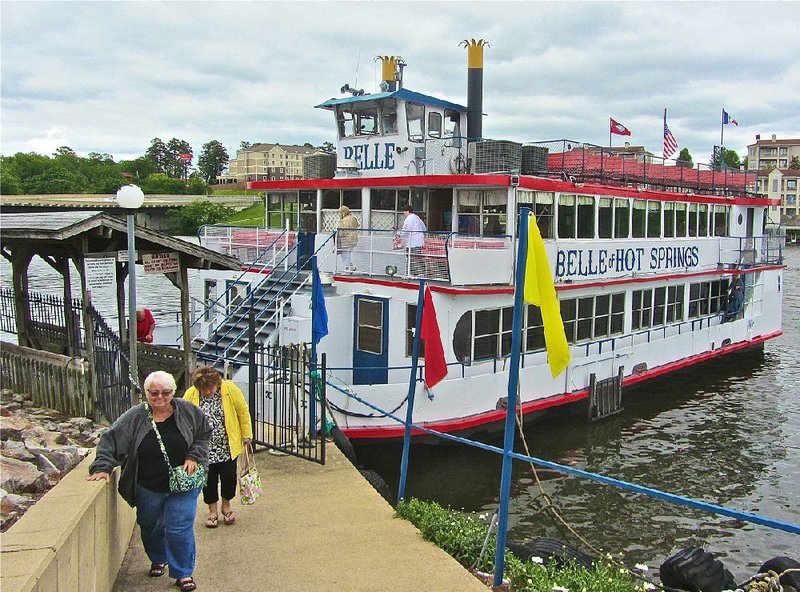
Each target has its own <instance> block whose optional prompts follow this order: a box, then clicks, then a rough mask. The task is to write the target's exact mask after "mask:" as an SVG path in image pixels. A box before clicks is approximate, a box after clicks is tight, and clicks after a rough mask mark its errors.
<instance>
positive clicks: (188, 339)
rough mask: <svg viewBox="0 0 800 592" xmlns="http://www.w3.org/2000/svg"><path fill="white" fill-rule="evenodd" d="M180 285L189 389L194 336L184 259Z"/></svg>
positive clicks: (184, 356)
mask: <svg viewBox="0 0 800 592" xmlns="http://www.w3.org/2000/svg"><path fill="white" fill-rule="evenodd" d="M179 265H180V267H179V283H180V286H179V287H180V290H181V333H182V334H183V367H184V370H185V372H186V380H185V384H184V386H185V387H186V388H188V387H189V386H190V384H191V376H192V370H193V368H192V366H193V365H194V364H193V363H192V357H193V356H192V336H191V335H190V333H189V331H190V330H189V273H188V271H187V269H186V265H185V262H184V260H183V257H180V258H179Z"/></svg>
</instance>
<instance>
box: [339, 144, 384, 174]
mask: <svg viewBox="0 0 800 592" xmlns="http://www.w3.org/2000/svg"><path fill="white" fill-rule="evenodd" d="M342 151H343V156H344V159H345V160H354V161H356V163H357V164H358V168H359V169H361V170H368V171H369V170H374V169H383V170H393V169H394V153H395V143H394V142H384V143H381V142H375V143H374V144H355V145H353V146H342Z"/></svg>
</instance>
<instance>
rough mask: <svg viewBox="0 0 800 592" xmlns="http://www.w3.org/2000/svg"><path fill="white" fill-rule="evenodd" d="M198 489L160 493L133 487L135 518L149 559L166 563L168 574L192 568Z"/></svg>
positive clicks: (176, 574)
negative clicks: (134, 492) (134, 490)
mask: <svg viewBox="0 0 800 592" xmlns="http://www.w3.org/2000/svg"><path fill="white" fill-rule="evenodd" d="M199 494H200V490H199V489H193V490H192V491H184V492H168V493H161V492H159V491H152V490H150V489H147V488H146V487H142V486H141V485H139V486H137V487H136V522H138V524H139V528H140V530H141V531H142V544H143V545H144V550H145V553H147V556H148V557H149V558H150V562H151V563H166V564H168V565H169V576H170V577H171V578H175V579H179V578H185V577H187V576H190V575H192V572H193V571H194V560H195V545H194V515H195V513H196V512H197V496H198V495H199Z"/></svg>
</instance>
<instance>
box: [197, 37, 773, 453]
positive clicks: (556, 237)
mask: <svg viewBox="0 0 800 592" xmlns="http://www.w3.org/2000/svg"><path fill="white" fill-rule="evenodd" d="M464 45H465V46H466V48H467V52H468V60H467V61H468V84H467V86H468V105H467V106H462V105H460V104H457V103H453V102H451V101H448V100H443V99H441V98H437V97H434V96H430V95H426V94H422V93H419V92H415V91H411V90H409V89H407V88H405V86H404V84H403V66H404V65H405V63H404V61H403V60H402V58H399V57H396V56H379V57H378V58H376V59H378V60H380V61H381V65H382V70H383V81H382V82H381V88H380V89H379V92H374V93H365V92H363V91H361V90H358V89H352V88H350V87H349V86H348V85H345V86H344V87H342V89H341V96H339V97H336V98H331V99H328V100H326V101H324V102H322V103H320V104H319V105H317V107H318V108H320V109H324V110H327V111H330V112H331V114H332V119H333V123H334V124H335V126H336V128H335V129H336V134H337V140H338V142H337V145H336V153H335V154H324V153H319V154H315V155H311V156H308V157H306V160H305V162H304V170H305V171H306V173H305V176H306V178H304V179H279V180H268V179H266V178H260V177H259V178H256V179H254V180H252V181H250V182H248V188H250V189H257V190H261V191H264V192H265V196H266V210H267V214H266V216H267V224H266V226H265V227H264V228H250V229H247V228H233V227H204V228H203V229H202V231H201V233H200V235H201V236H200V238H201V242H202V244H204V245H205V246H208V247H211V248H214V249H218V250H222V251H224V252H226V253H229V254H234V255H237V256H238V257H239V258H240V260H241V261H242V265H243V267H242V269H243V270H244V271H243V273H241V274H238V275H235V274H234V275H231V274H229V273H223V272H206V273H205V275H204V281H205V298H206V301H207V303H208V305H209V308H208V309H207V312H206V314H205V316H204V318H203V324H204V327H203V328H202V331H201V334H202V335H204V336H205V340H204V341H205V342H204V344H203V345H202V347H200V350H199V353H200V355H201V358H202V357H203V355H205V356H207V358H208V359H212V358H213V356H221V357H222V358H224V359H226V360H228V361H229V362H230V364H231V365H232V366H234V367H238V366H242V367H244V364H245V360H246V355H247V351H245V350H246V342H245V341H243V337H241V336H242V333H243V332H244V329H236V327H239V328H241V327H242V325H241V322H240V323H239V324H238V325H236V324H235V323H233V321H231V320H230V319H231V318H232V317H235V316H236V315H237V311H239V314H238V317H239V320H240V321H241V319H242V318H243V316H244V315H243V314H242V313H241V311H242V310H243V307H249V309H250V310H252V309H253V306H254V303H258V302H261V303H262V304H264V303H267V302H270V303H272V304H271V305H270V306H267V307H266V308H265V309H264V312H263V313H259V314H258V315H256V318H257V328H256V332H257V333H258V334H259V335H260V337H259V338H260V339H262V340H269V341H272V342H275V343H281V344H288V343H298V342H310V341H311V334H312V327H311V325H312V310H311V300H312V298H311V291H310V289H309V287H310V274H309V272H308V271H306V270H307V268H308V261H309V259H310V257H311V256H312V255H315V256H316V262H317V266H318V268H319V270H320V272H321V277H322V280H323V283H324V296H325V306H326V310H327V316H328V320H329V321H328V334H327V336H325V337H324V338H322V339H321V341H320V342H319V344H318V346H317V350H318V353H319V354H322V353H324V354H326V359H327V369H326V380H327V383H328V389H327V397H328V401H329V403H330V410H331V413H332V414H333V419H334V420H335V422H336V423H337V424H338V426H339V427H340V428H341V430H342V431H343V432H344V434H345V435H347V436H348V437H349V438H350V439H351V440H362V441H364V440H386V439H392V438H398V437H401V436H402V435H403V430H404V428H403V425H402V424H399V423H397V422H396V421H395V420H393V419H391V418H389V417H387V415H386V413H383V412H379V411H377V409H381V410H384V411H385V412H390V413H393V414H395V415H396V416H399V417H405V414H406V403H407V401H408V394H409V382H410V380H409V378H410V377H409V373H410V368H411V359H412V345H413V341H414V331H415V322H416V308H417V296H418V288H419V281H420V280H425V282H426V284H427V285H428V286H429V287H430V290H431V294H432V300H433V303H434V307H435V310H436V315H437V317H438V324H439V330H440V334H441V338H442V343H443V349H444V353H445V359H446V362H447V375H446V377H445V379H444V380H442V381H441V382H440V383H438V384H436V385H435V387H434V388H432V389H428V388H426V386H425V384H424V382H423V381H422V372H421V371H420V374H419V376H418V377H417V379H416V381H415V382H414V384H416V402H415V408H414V420H415V422H416V423H418V424H419V425H423V426H425V427H427V428H430V429H433V430H437V431H442V432H450V433H460V434H475V433H476V432H488V431H491V430H493V429H496V428H497V427H498V426H501V425H502V422H503V420H504V418H505V412H504V410H503V407H504V404H505V398H506V393H507V384H508V374H509V354H510V351H511V331H512V311H513V298H514V284H513V282H514V266H515V259H516V235H517V227H518V221H519V216H520V212H521V210H522V209H523V208H529V209H530V210H531V211H532V212H533V213H534V214H535V216H536V222H537V224H538V226H539V230H540V233H541V235H542V237H543V239H544V243H545V248H546V251H547V255H548V258H549V263H550V266H551V270H552V273H553V280H554V284H555V287H556V291H557V295H558V299H559V301H560V308H561V316H562V319H563V323H564V328H565V332H566V336H567V340H568V343H569V345H570V350H571V362H570V364H569V366H568V367H567V369H566V371H565V372H563V373H562V374H560V375H559V376H557V377H555V378H554V377H553V376H552V375H551V373H550V370H549V367H548V360H547V351H546V347H545V342H544V335H543V328H542V318H541V315H540V313H539V310H538V308H537V307H534V306H527V307H526V308H525V312H524V315H523V316H524V318H523V329H522V330H523V335H522V355H521V362H520V363H521V369H520V375H519V383H520V389H519V404H520V407H521V409H522V411H523V412H524V413H525V414H526V417H534V416H537V415H540V412H544V411H545V410H549V409H551V408H555V407H558V406H562V405H567V404H578V405H585V411H586V416H587V417H590V418H593V419H596V418H600V417H603V416H605V415H608V414H611V413H614V412H615V411H617V410H619V408H620V405H621V403H620V397H621V391H622V387H623V385H624V386H628V385H632V384H635V383H639V382H641V381H643V380H646V379H649V378H653V377H657V376H663V375H666V374H669V373H671V372H675V371H677V370H681V369H684V368H686V367H688V366H691V365H693V364H695V363H698V362H702V361H705V360H709V359H711V358H714V357H717V356H720V355H724V354H729V353H732V352H737V351H740V350H743V349H745V348H751V347H754V346H761V345H762V344H763V343H764V342H765V341H767V340H769V339H772V338H775V337H777V336H779V335H781V332H782V328H781V308H782V307H781V304H782V297H783V259H782V252H781V246H782V242H783V240H784V238H783V237H782V236H781V231H780V227H779V226H777V225H774V224H771V223H770V221H769V219H768V214H767V210H768V207H769V206H770V205H776V203H774V200H769V199H767V198H765V197H763V196H759V195H757V194H756V193H755V189H756V178H755V174H754V173H748V172H744V171H738V170H736V171H732V170H727V169H724V170H723V169H720V168H714V167H704V166H702V165H695V166H693V167H692V166H681V165H682V164H685V163H679V162H675V161H668V160H666V159H662V158H659V157H657V156H654V155H652V154H650V153H649V152H646V151H634V150H632V149H630V147H627V146H626V147H617V148H606V147H600V146H596V145H591V144H587V143H584V142H579V141H572V140H555V141H544V142H518V141H511V140H493V139H487V138H484V137H483V132H482V94H483V90H482V85H483V50H484V45H485V44H484V42H483V41H482V40H470V41H466V42H464ZM267 174H268V173H267V172H266V170H265V175H267ZM309 177H312V178H309ZM406 205H411V206H412V208H413V211H414V212H415V213H416V214H417V215H419V216H420V217H421V218H422V220H423V221H424V223H425V224H426V226H427V230H426V231H424V232H422V233H421V236H420V237H419V239H418V240H416V241H410V240H409V237H410V236H411V234H410V233H409V232H401V230H399V229H402V227H403V222H404V215H405V214H404V207H405V206H406ZM341 206H346V207H347V208H349V210H350V213H352V214H353V215H354V216H356V218H357V219H358V222H359V228H358V229H356V230H348V231H347V232H350V233H351V235H352V234H355V235H357V236H356V240H354V241H347V244H345V242H344V241H342V240H340V238H341V237H337V227H338V224H339V221H340V213H339V212H340V208H341ZM339 234H341V233H339ZM409 243H412V244H415V245H420V246H418V247H415V248H406V246H405V245H408V244H409ZM344 251H349V252H347V253H345V252H344ZM291 269H296V270H298V271H297V273H295V274H289V275H290V276H291V281H289V280H285V281H282V280H280V278H281V277H288V276H287V271H289V270H291ZM278 272H280V273H278ZM215 305H216V306H215ZM217 309H219V311H220V312H219V313H218V314H217V312H215V311H216V310H217ZM262 309H263V306H262ZM226 319H227V321H226ZM226 322H227V323H228V324H227V325H226ZM225 327H228V328H227V330H226V329H225ZM226 331H227V332H226ZM237 331H238V335H239V339H238V340H237V339H235V338H234V337H233V336H232V333H235V332H237ZM222 333H225V334H224V335H223V334H222ZM420 365H422V366H424V352H423V353H422V357H421V359H420ZM676 387H677V385H676ZM365 402H367V403H369V405H367V404H365ZM376 408H377V409H376Z"/></svg>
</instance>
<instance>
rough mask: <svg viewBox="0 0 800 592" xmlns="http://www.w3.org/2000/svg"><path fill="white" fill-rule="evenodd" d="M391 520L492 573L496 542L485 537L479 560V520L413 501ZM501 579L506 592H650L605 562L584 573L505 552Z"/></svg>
mask: <svg viewBox="0 0 800 592" xmlns="http://www.w3.org/2000/svg"><path fill="white" fill-rule="evenodd" d="M397 516H399V517H400V518H404V519H406V520H408V521H409V522H411V523H412V524H414V526H416V527H417V528H418V529H419V530H420V531H421V532H422V536H423V537H424V538H425V539H426V540H428V541H431V542H433V543H435V544H436V545H437V546H438V547H440V548H441V549H443V550H444V551H446V552H447V553H449V554H450V555H451V556H452V557H453V558H455V559H456V560H458V562H459V563H461V565H463V566H464V567H466V568H467V569H470V570H474V571H481V572H486V573H492V572H493V571H494V558H495V546H496V543H497V537H496V535H494V534H492V536H490V537H489V541H488V544H487V545H486V549H485V551H484V553H483V556H481V549H482V548H483V546H484V541H485V540H486V531H487V529H488V525H487V524H486V523H485V522H484V521H483V520H481V519H480V518H479V517H477V516H474V515H470V514H463V513H461V512H456V511H454V510H451V509H449V508H443V507H442V506H440V505H439V504H437V503H434V502H423V501H420V500H416V499H411V500H404V501H402V502H400V503H399V504H398V505H397ZM504 577H505V579H507V580H509V582H510V586H509V589H510V590H511V591H512V592H543V591H547V592H551V591H553V592H642V591H644V590H653V589H655V586H654V585H653V584H651V583H649V582H647V581H645V580H642V579H640V578H637V577H635V576H634V575H633V574H631V572H630V571H628V570H627V569H625V568H620V567H618V566H616V565H612V564H611V562H610V561H608V560H606V559H600V560H598V561H597V562H595V564H594V569H591V570H589V569H584V568H583V567H580V566H579V565H577V564H576V563H575V562H574V560H569V561H567V562H566V563H558V562H556V561H555V560H553V559H551V560H545V559H544V558H540V557H533V558H531V560H529V561H521V560H520V559H518V558H517V557H516V556H514V555H512V554H511V552H509V551H508V550H506V555H505V574H504Z"/></svg>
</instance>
